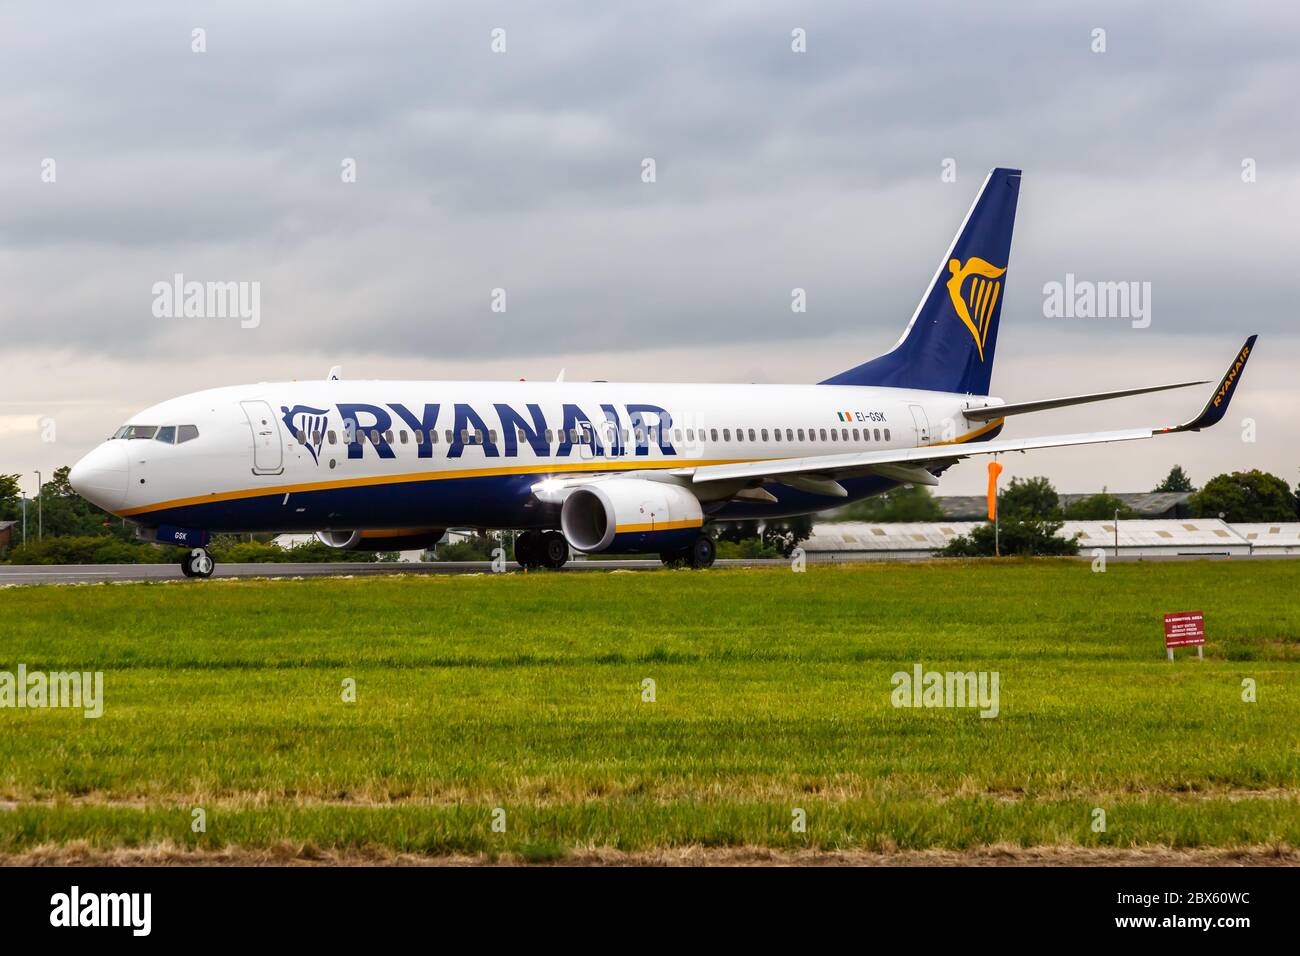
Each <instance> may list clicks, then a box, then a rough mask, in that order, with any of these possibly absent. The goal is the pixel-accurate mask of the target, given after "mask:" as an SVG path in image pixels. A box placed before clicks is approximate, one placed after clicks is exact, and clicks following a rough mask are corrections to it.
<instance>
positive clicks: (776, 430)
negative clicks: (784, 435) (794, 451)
mask: <svg viewBox="0 0 1300 956" xmlns="http://www.w3.org/2000/svg"><path fill="white" fill-rule="evenodd" d="M772 437H773V438H775V439H776V440H777V441H780V440H781V429H779V428H773V429H772Z"/></svg>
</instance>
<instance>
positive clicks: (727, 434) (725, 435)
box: [722, 428, 731, 441]
mask: <svg viewBox="0 0 1300 956" xmlns="http://www.w3.org/2000/svg"><path fill="white" fill-rule="evenodd" d="M722 440H723V441H731V429H730V428H724V429H723V430H722Z"/></svg>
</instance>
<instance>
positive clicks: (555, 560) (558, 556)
mask: <svg viewBox="0 0 1300 956" xmlns="http://www.w3.org/2000/svg"><path fill="white" fill-rule="evenodd" d="M541 551H542V565H543V566H544V567H548V568H550V569H551V570H553V571H558V570H559V569H560V568H562V567H564V565H565V563H566V562H567V561H568V560H569V542H568V541H566V540H564V535H562V534H560V532H558V531H548V532H546V533H545V534H544V535H542V547H541Z"/></svg>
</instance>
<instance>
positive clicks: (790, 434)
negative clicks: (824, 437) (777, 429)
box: [785, 428, 803, 441]
mask: <svg viewBox="0 0 1300 956" xmlns="http://www.w3.org/2000/svg"><path fill="white" fill-rule="evenodd" d="M799 437H800V438H803V435H800V436H799ZM785 440H786V441H794V429H793V428H787V429H786V430H785Z"/></svg>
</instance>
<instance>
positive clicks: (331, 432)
mask: <svg viewBox="0 0 1300 956" xmlns="http://www.w3.org/2000/svg"><path fill="white" fill-rule="evenodd" d="M185 427H186V426H184V425H182V426H181V428H182V429H184V428H185ZM327 434H328V437H329V440H330V444H331V445H332V444H334V442H335V441H336V440H337V438H338V436H337V435H335V434H334V429H332V428H331V429H330V430H329V432H328V433H327Z"/></svg>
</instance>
